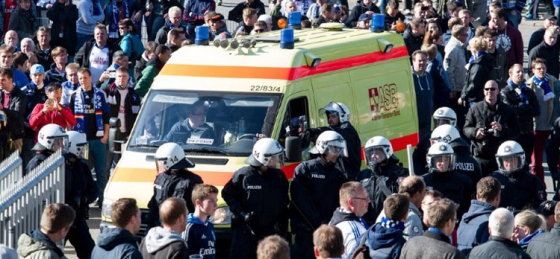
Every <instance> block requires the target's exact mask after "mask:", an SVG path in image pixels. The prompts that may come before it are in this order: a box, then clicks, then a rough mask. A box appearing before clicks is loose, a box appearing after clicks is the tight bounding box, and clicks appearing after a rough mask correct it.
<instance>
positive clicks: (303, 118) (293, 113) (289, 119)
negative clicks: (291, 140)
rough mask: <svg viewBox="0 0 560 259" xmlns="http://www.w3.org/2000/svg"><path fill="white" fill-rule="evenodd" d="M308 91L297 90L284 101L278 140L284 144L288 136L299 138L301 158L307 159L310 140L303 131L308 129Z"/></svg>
mask: <svg viewBox="0 0 560 259" xmlns="http://www.w3.org/2000/svg"><path fill="white" fill-rule="evenodd" d="M308 93H309V92H308V91H307V90H306V91H302V92H298V93H296V94H293V95H291V96H289V97H288V98H286V99H287V101H286V106H285V107H286V108H285V109H284V110H283V111H282V112H283V113H281V114H279V115H281V116H282V117H281V118H282V124H280V125H281V127H282V128H281V129H280V134H279V136H278V141H279V142H280V144H282V145H284V140H285V139H286V137H288V136H297V137H300V138H301V150H302V151H303V156H302V160H303V161H305V160H309V152H307V150H309V148H310V144H311V143H310V140H309V138H308V137H306V134H305V132H306V131H307V129H309V118H310V117H309V115H310V114H309V111H310V108H309V104H310V102H309V97H308Z"/></svg>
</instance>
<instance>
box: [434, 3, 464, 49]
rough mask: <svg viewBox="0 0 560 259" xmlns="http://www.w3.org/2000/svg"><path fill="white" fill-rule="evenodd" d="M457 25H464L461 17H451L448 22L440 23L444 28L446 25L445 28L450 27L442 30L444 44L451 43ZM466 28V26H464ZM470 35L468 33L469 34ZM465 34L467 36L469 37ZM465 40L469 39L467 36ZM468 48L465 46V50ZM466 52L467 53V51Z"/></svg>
mask: <svg viewBox="0 0 560 259" xmlns="http://www.w3.org/2000/svg"><path fill="white" fill-rule="evenodd" d="M448 4H455V2H448ZM456 25H461V26H463V23H462V22H461V19H459V18H457V17H455V18H451V19H449V20H448V21H447V23H446V24H440V26H441V27H442V28H443V27H444V26H445V28H448V29H447V30H445V31H444V30H442V32H443V45H444V46H447V43H449V40H450V39H451V37H453V27H455V26H456ZM463 28H464V27H463ZM467 36H468V35H467ZM467 36H465V37H467ZM465 41H467V39H466V38H465ZM465 49H466V48H463V51H464V50H465ZM464 54H467V53H466V52H465V53H464Z"/></svg>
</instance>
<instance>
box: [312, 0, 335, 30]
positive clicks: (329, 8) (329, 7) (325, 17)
mask: <svg viewBox="0 0 560 259" xmlns="http://www.w3.org/2000/svg"><path fill="white" fill-rule="evenodd" d="M334 14H335V12H334V5H333V4H329V3H325V4H323V5H322V6H321V16H319V18H317V19H311V20H310V21H311V26H312V27H313V28H318V27H319V26H320V25H321V24H323V23H328V22H333V19H334Z"/></svg>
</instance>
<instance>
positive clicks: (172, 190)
mask: <svg viewBox="0 0 560 259" xmlns="http://www.w3.org/2000/svg"><path fill="white" fill-rule="evenodd" d="M155 159H156V172H157V176H156V179H155V181H154V191H153V195H152V198H151V199H150V201H149V202H148V210H149V212H148V222H147V229H150V228H152V227H154V226H157V225H159V222H160V218H159V207H160V206H161V204H163V202H164V201H165V200H166V199H167V198H169V197H177V198H181V199H183V200H185V202H186V204H187V209H188V211H194V205H193V203H192V199H191V194H192V190H193V188H194V186H195V185H196V184H200V183H203V182H202V178H200V176H199V175H197V174H195V173H193V172H191V171H189V170H188V169H187V168H193V167H194V163H193V162H191V161H190V160H189V159H188V158H186V157H185V152H184V150H183V148H181V146H179V145H177V144H175V143H166V144H164V145H161V146H160V147H159V148H158V150H157V151H156V154H155Z"/></svg>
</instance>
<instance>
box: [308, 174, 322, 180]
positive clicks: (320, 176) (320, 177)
mask: <svg viewBox="0 0 560 259" xmlns="http://www.w3.org/2000/svg"><path fill="white" fill-rule="evenodd" d="M311 178H319V179H325V176H324V175H322V174H311Z"/></svg>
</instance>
